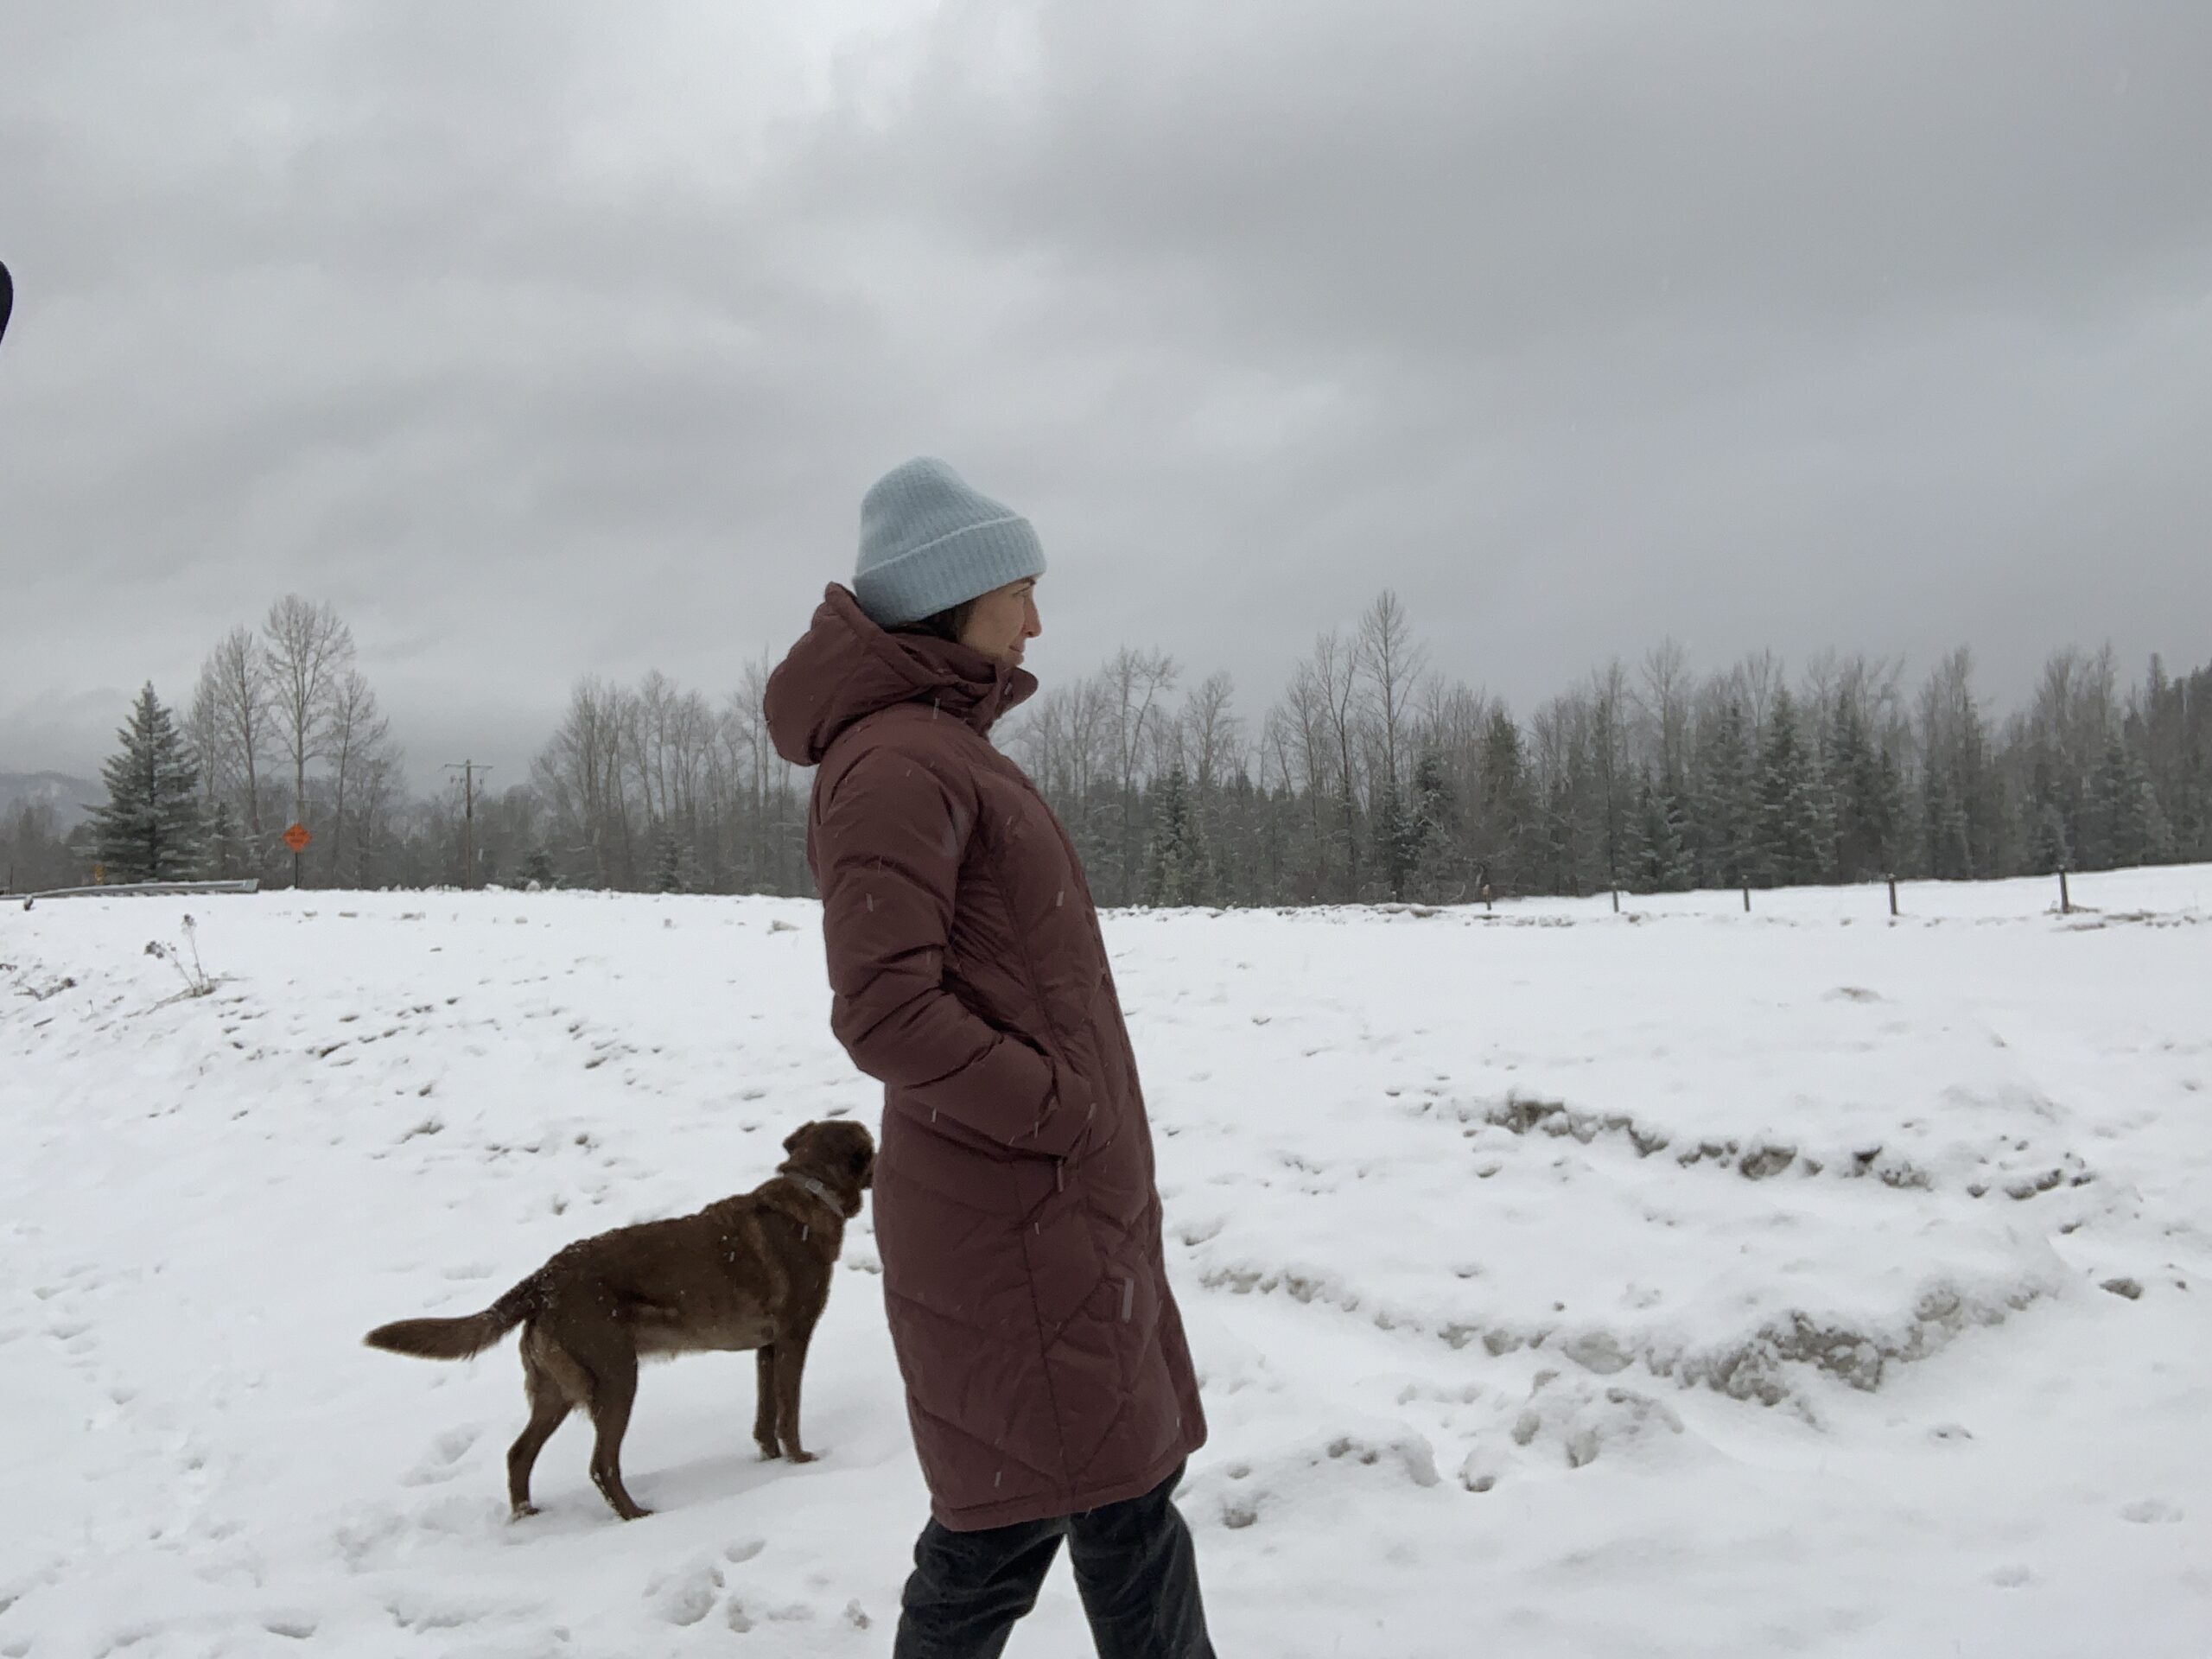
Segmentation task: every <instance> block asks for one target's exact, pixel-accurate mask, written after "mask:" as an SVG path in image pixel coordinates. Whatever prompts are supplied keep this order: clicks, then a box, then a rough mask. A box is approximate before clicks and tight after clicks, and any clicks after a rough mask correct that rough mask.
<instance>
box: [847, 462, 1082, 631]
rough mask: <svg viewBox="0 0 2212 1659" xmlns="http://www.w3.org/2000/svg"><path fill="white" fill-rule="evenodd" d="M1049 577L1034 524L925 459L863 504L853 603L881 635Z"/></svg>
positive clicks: (898, 470)
mask: <svg viewBox="0 0 2212 1659" xmlns="http://www.w3.org/2000/svg"><path fill="white" fill-rule="evenodd" d="M1044 574H1045V549H1044V546H1043V544H1042V543H1039V541H1038V539H1037V532H1036V531H1034V530H1033V529H1031V528H1030V526H1029V521H1028V520H1027V518H1023V517H1022V516H1021V515H1020V513H1018V512H1014V510H1013V509H1012V508H1011V507H1006V506H1001V505H1000V504H999V503H998V502H996V501H994V500H992V499H990V497H988V496H987V495H982V494H979V493H976V491H974V490H972V489H970V488H969V487H968V485H967V484H966V482H965V481H964V480H962V478H961V476H960V474H957V473H956V472H954V471H953V470H952V468H951V467H948V466H946V465H945V464H944V462H943V461H932V460H931V459H930V458H928V457H927V456H924V457H922V458H921V459H920V460H918V461H908V462H907V463H906V465H905V466H903V467H893V469H892V470H891V471H890V472H888V473H886V474H884V475H883V476H882V477H881V478H880V479H878V480H876V481H875V483H874V486H873V487H871V488H870V489H869V491H868V494H867V495H866V496H864V497H863V498H861V556H860V565H859V569H857V570H856V571H855V575H854V576H853V595H854V597H855V598H856V599H858V600H859V601H860V602H861V609H862V610H863V611H865V612H867V613H868V620H870V621H872V622H874V624H875V625H876V626H879V627H884V628H897V627H903V626H906V624H907V623H909V622H918V621H920V620H922V618H924V617H925V616H934V615H936V614H937V613H938V612H939V611H948V610H950V609H951V608H952V607H954V606H955V605H963V604H965V603H966V602H967V601H969V600H971V599H980V598H981V597H982V595H983V594H988V593H989V592H991V591H992V590H993V589H994V588H1003V587H1005V586H1006V585H1007V583H1008V582H1020V580H1021V579H1022V578H1023V577H1024V576H1041V575H1044Z"/></svg>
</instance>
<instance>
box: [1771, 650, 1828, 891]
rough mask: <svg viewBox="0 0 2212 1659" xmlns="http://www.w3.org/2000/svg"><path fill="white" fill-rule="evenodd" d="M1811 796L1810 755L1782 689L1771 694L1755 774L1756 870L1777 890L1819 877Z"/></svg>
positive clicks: (1818, 838)
mask: <svg viewBox="0 0 2212 1659" xmlns="http://www.w3.org/2000/svg"><path fill="white" fill-rule="evenodd" d="M1820 832H1821V823H1820V807H1819V803H1818V801H1817V800H1816V799H1815V780H1814V777H1813V765H1812V756H1811V754H1810V753H1809V752H1808V750H1807V748H1806V747H1805V743H1804V739H1803V738H1802V735H1801V734H1799V732H1798V730H1797V709H1796V703H1795V702H1794V701H1793V700H1792V699H1791V697H1790V696H1789V688H1788V687H1787V686H1784V687H1783V688H1782V689H1781V690H1779V691H1777V693H1776V694H1775V699H1774V712H1773V713H1772V714H1771V715H1770V716H1769V717H1768V720H1767V728H1766V742H1765V745H1764V747H1763V749H1762V751H1761V753H1760V755H1759V775H1758V855H1757V864H1758V872H1759V874H1762V875H1763V876H1764V878H1765V879H1766V880H1769V881H1770V882H1772V883H1774V884H1775V885H1777V886H1778V887H1793V886H1799V885H1802V884H1803V883H1806V882H1810V881H1817V880H1820V879H1821V875H1822V874H1823V873H1824V872H1823V869H1822V860H1821V845H1820V842H1821V833H1820Z"/></svg>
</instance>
